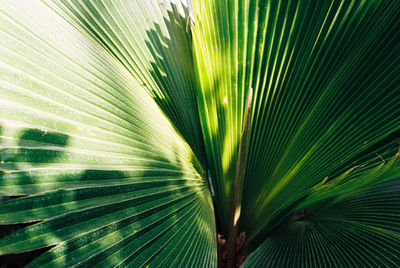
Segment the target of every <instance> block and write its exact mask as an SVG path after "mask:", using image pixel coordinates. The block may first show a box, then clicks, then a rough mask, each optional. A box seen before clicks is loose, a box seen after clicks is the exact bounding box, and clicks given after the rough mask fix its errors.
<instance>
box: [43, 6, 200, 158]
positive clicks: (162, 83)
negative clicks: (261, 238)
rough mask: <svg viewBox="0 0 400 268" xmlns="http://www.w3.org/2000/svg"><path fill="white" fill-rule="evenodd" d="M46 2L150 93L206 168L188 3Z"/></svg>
mask: <svg viewBox="0 0 400 268" xmlns="http://www.w3.org/2000/svg"><path fill="white" fill-rule="evenodd" d="M45 2H46V4H47V5H49V6H50V7H51V8H52V9H54V10H55V11H56V12H58V13H60V14H61V16H63V17H64V18H65V19H66V20H68V21H70V22H71V23H72V24H73V25H74V26H75V27H76V28H78V29H79V30H80V31H82V32H83V33H84V34H85V35H87V36H89V37H90V38H92V39H93V40H96V41H97V42H98V43H99V44H100V45H101V46H102V47H104V49H106V50H107V52H109V53H110V54H111V55H112V56H113V57H114V58H115V59H117V60H118V61H119V62H120V63H121V64H122V65H123V66H124V67H125V68H126V69H127V70H128V71H129V72H130V73H131V75H132V76H133V77H135V78H136V80H137V81H139V82H140V84H141V85H142V86H143V87H144V88H145V89H147V90H148V92H149V93H150V94H151V95H152V96H153V98H154V99H155V100H156V102H157V103H158V104H159V106H160V107H161V109H162V111H163V112H164V113H165V115H166V116H167V117H168V118H169V119H170V120H171V122H172V123H173V125H174V126H175V127H176V129H177V130H178V131H179V132H180V133H181V134H182V136H183V137H184V138H185V140H186V141H187V142H188V143H189V145H190V146H191V148H192V150H193V151H194V152H195V155H196V156H197V157H198V158H199V160H200V162H202V164H203V165H205V154H204V145H203V138H202V133H201V127H200V121H199V114H198V109H197V101H196V88H195V87H196V83H195V75H194V68H193V55H192V43H191V34H190V24H189V17H187V16H186V14H188V12H189V10H188V7H187V6H186V5H184V4H182V2H185V1H181V0H177V1H171V0H168V1H162V2H160V1H155V0H151V1H53V0H46V1H45Z"/></svg>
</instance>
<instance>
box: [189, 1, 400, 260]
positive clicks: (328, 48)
mask: <svg viewBox="0 0 400 268" xmlns="http://www.w3.org/2000/svg"><path fill="white" fill-rule="evenodd" d="M193 2H194V3H193V10H194V18H195V25H194V29H193V36H194V38H193V40H194V49H195V56H196V66H197V69H198V74H197V76H198V79H199V84H200V89H199V94H198V95H199V97H198V99H199V111H200V118H201V122H202V127H203V133H204V136H205V147H206V152H207V157H208V163H209V168H210V173H211V179H212V184H213V186H214V188H215V192H216V196H217V197H216V199H215V200H216V211H217V215H218V216H219V217H220V219H219V220H220V222H222V232H223V233H224V234H225V235H226V234H227V229H226V228H227V227H226V226H228V218H229V211H230V209H231V208H230V207H229V204H230V201H229V200H230V198H231V193H232V192H233V178H234V174H235V171H234V167H235V165H236V157H237V150H238V144H239V141H240V133H241V129H242V127H243V126H242V124H243V114H244V103H245V101H246V98H245V96H246V95H247V92H248V91H249V89H250V88H252V89H253V90H254V100H253V106H252V118H251V120H252V124H251V129H250V132H251V134H250V145H249V155H248V158H247V159H248V160H247V165H246V166H247V167H246V171H245V175H244V178H243V180H244V186H243V187H244V188H243V194H242V196H243V197H242V198H243V201H242V212H241V215H240V220H239V224H240V231H242V232H245V233H246V239H247V241H246V244H245V246H244V252H247V253H249V252H251V251H252V250H253V249H255V248H256V247H257V246H258V245H260V244H261V243H262V241H263V240H265V239H266V238H267V237H268V236H269V235H270V234H271V230H273V229H275V228H276V226H277V225H279V224H280V222H281V221H283V220H284V219H285V217H284V215H290V213H293V212H295V211H296V208H300V205H299V204H300V203H301V202H302V201H303V200H304V199H305V198H308V199H307V202H306V203H304V204H303V205H304V206H307V205H310V204H312V203H314V202H318V201H319V200H323V199H326V198H328V197H332V196H336V195H339V194H345V193H347V192H351V191H352V190H354V189H357V188H359V187H362V186H367V185H374V184H378V183H380V182H383V181H386V180H390V179H393V178H396V177H397V176H400V170H399V169H398V163H399V162H398V158H397V157H396V156H395V155H396V152H397V151H398V144H397V142H398V140H399V137H400V136H399V135H400V109H399V105H398V104H399V103H400V87H399V77H400V76H399V66H400V64H399V63H400V58H399V56H398V53H397V52H398V50H399V48H400V43H399V37H400V35H399V31H398V29H399V23H400V21H399V20H398V18H399V16H400V5H399V2H397V1H315V2H313V1H258V0H251V1H214V0H208V1H200V0H199V1H193ZM342 174H343V175H342ZM342 184H343V185H342ZM308 195H310V196H309V197H308ZM388 219H390V218H388ZM393 220H395V219H393Z"/></svg>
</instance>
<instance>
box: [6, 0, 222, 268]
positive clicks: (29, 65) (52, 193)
mask: <svg viewBox="0 0 400 268" xmlns="http://www.w3.org/2000/svg"><path fill="white" fill-rule="evenodd" d="M0 14H1V15H0V16H1V17H0V35H1V36H0V45H1V49H0V54H1V56H0V58H1V64H0V77H1V79H0V96H1V98H0V110H1V120H0V125H1V149H2V150H1V174H0V176H1V179H0V193H1V194H2V195H14V196H22V197H18V198H14V199H10V200H8V201H4V202H1V203H0V224H14V223H33V224H32V225H30V226H28V227H26V228H24V229H21V230H19V231H17V232H15V233H13V234H11V235H9V236H7V237H5V238H3V239H2V240H0V254H10V253H18V252H24V251H29V250H34V249H38V248H43V247H47V246H54V247H53V248H52V249H51V250H49V251H47V252H46V253H44V254H43V255H41V256H40V257H39V258H37V259H35V261H34V262H33V263H31V266H38V265H40V266H51V267H54V266H60V265H61V266H78V265H79V266H80V265H82V266H95V265H98V266H116V265H120V266H125V265H128V264H132V263H135V266H141V265H143V266H146V265H152V266H153V265H154V266H159V265H162V264H163V263H172V262H173V261H174V260H179V259H185V262H186V263H187V264H188V265H189V264H190V265H200V266H203V265H206V266H208V265H211V266H212V265H213V264H214V263H215V262H216V241H215V222H214V213H213V209H212V202H211V196H210V193H209V190H208V187H207V182H206V180H205V178H204V177H203V173H204V171H203V169H202V167H201V165H200V163H199V162H198V160H197V158H196V156H195V155H194V154H193V152H192V150H191V149H190V147H189V145H188V144H187V143H186V142H185V141H184V140H183V139H182V138H181V136H180V135H179V134H178V133H177V132H176V131H175V129H174V127H173V126H172V125H171V123H170V122H169V120H168V119H167V118H166V117H165V116H164V115H163V113H162V112H161V110H160V108H159V107H158V105H157V104H156V103H155V102H154V100H153V99H152V98H151V97H150V96H149V94H148V91H147V90H146V89H145V88H143V86H142V85H141V83H140V82H138V81H137V80H136V79H134V78H133V76H132V74H131V73H130V72H128V71H127V70H126V69H125V67H124V66H122V65H121V63H119V62H118V61H116V60H115V58H113V57H112V56H111V55H110V54H109V53H107V52H106V50H104V48H102V46H100V45H98V44H97V43H96V42H94V41H93V39H90V38H88V37H87V36H85V35H84V34H82V33H81V32H80V31H78V30H77V29H76V28H75V27H74V25H73V24H70V23H69V22H67V21H66V20H65V19H64V18H62V17H61V16H60V15H59V14H57V13H56V12H54V10H52V9H50V8H49V7H48V6H46V5H45V4H43V3H41V2H38V1H34V2H32V1H18V2H11V1H10V2H6V3H3V4H2V6H1V13H0ZM184 249H185V250H184ZM193 252H194V254H191V253H193ZM190 254H191V255H190Z"/></svg>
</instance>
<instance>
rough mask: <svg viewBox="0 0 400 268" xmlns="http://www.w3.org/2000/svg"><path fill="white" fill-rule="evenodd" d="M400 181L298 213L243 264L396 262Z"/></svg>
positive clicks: (376, 264)
mask: <svg viewBox="0 0 400 268" xmlns="http://www.w3.org/2000/svg"><path fill="white" fill-rule="evenodd" d="M399 187H400V180H399V179H396V180H392V181H389V182H385V183H382V184H378V185H375V186H372V187H364V188H361V189H358V190H356V191H353V192H350V193H348V194H346V195H341V196H340V197H336V198H331V199H327V200H324V201H323V202H322V203H315V204H314V205H313V206H311V207H308V208H305V209H303V210H302V211H301V212H300V213H298V214H294V215H292V217H290V218H289V219H288V221H287V222H286V224H285V225H284V227H282V228H280V229H279V230H278V231H276V232H275V233H274V234H273V235H271V236H270V237H268V238H267V239H266V240H265V242H264V243H263V244H262V245H261V246H260V247H259V248H258V249H257V250H256V251H255V252H254V253H253V254H252V255H251V257H250V258H249V259H248V260H246V262H245V263H244V264H243V267H261V266H262V267H265V266H267V267H276V266H279V267H293V266H296V267H314V266H317V267H363V266H364V267H395V266H397V265H398V264H399V263H400V258H399V256H400V246H399V245H400V233H399V230H400V192H399Z"/></svg>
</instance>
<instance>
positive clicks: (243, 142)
mask: <svg viewBox="0 0 400 268" xmlns="http://www.w3.org/2000/svg"><path fill="white" fill-rule="evenodd" d="M252 101H253V89H251V88H250V89H249V92H248V94H247V102H246V106H245V111H244V117H243V131H242V136H241V139H240V144H239V151H238V156H237V161H236V171H235V181H234V186H233V191H232V197H231V214H230V220H229V231H228V239H227V252H228V256H227V267H228V268H233V267H235V266H236V254H237V249H236V238H237V234H238V229H237V227H238V221H239V217H240V210H241V202H242V188H243V178H244V174H245V170H246V162H247V155H248V147H249V138H248V137H249V130H250V121H251V120H250V116H251V112H250V111H251V106H252Z"/></svg>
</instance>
